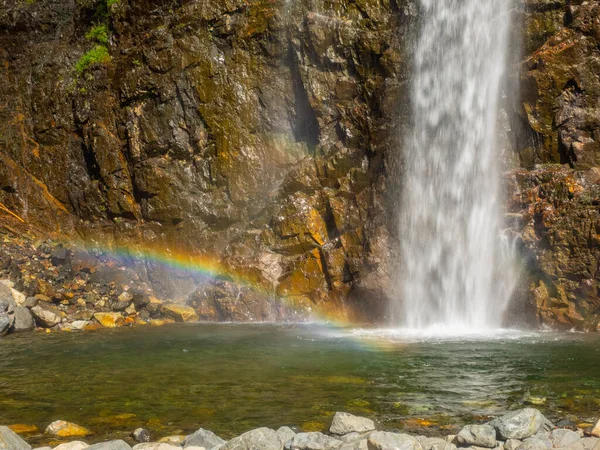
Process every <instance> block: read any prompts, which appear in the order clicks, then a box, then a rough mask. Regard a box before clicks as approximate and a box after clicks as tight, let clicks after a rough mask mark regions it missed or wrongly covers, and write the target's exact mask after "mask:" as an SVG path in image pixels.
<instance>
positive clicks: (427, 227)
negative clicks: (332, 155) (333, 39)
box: [391, 0, 515, 330]
mask: <svg viewBox="0 0 600 450" xmlns="http://www.w3.org/2000/svg"><path fill="white" fill-rule="evenodd" d="M510 3H511V1H510V0H421V7H422V14H423V15H422V17H423V19H422V20H423V22H422V24H421V29H420V37H419V40H418V43H417V46H416V50H415V69H414V83H413V86H412V102H413V114H414V120H415V123H414V131H413V135H412V138H411V140H410V142H409V143H408V145H407V150H406V154H405V161H406V165H405V178H404V183H403V194H402V205H401V217H400V221H399V222H400V239H401V246H402V247H401V258H402V260H401V268H400V271H401V274H400V276H399V277H398V278H399V283H401V284H400V286H399V292H400V293H401V296H402V299H400V300H399V301H398V303H395V304H393V305H392V310H391V316H392V321H393V323H394V324H395V325H402V326H405V327H408V328H416V329H419V328H427V327H431V326H441V327H445V328H452V329H464V330H467V329H490V328H497V327H500V326H501V324H502V315H503V312H504V310H505V309H506V306H507V304H508V301H509V299H510V295H511V293H512V291H513V288H514V284H515V281H514V280H515V273H514V269H513V264H512V253H511V252H510V251H509V250H508V249H507V246H506V245H504V244H503V240H502V237H501V231H500V210H501V203H502V195H501V172H502V166H501V161H500V157H499V153H498V148H497V145H496V122H497V117H498V100H499V95H500V85H501V81H502V76H503V74H504V70H505V66H506V53H507V47H508V26H509V23H508V22H509V17H510V14H509V10H510V6H511V5H510Z"/></svg>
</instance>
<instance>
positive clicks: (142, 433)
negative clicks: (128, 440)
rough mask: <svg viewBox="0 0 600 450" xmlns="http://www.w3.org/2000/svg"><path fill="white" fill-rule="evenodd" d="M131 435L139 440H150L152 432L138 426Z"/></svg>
mask: <svg viewBox="0 0 600 450" xmlns="http://www.w3.org/2000/svg"><path fill="white" fill-rule="evenodd" d="M131 437H133V439H135V440H136V441H137V442H150V432H149V431H148V430H146V429H145V428H136V429H135V430H133V433H131Z"/></svg>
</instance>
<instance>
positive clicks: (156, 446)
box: [133, 442, 189, 450]
mask: <svg viewBox="0 0 600 450" xmlns="http://www.w3.org/2000/svg"><path fill="white" fill-rule="evenodd" d="M188 448H189V447H188ZM133 450H181V447H180V446H179V445H174V444H167V443H165V442H143V443H141V444H137V445H134V446H133Z"/></svg>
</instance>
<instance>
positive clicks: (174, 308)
mask: <svg viewBox="0 0 600 450" xmlns="http://www.w3.org/2000/svg"><path fill="white" fill-rule="evenodd" d="M162 312H163V313H164V314H165V315H166V316H169V317H171V318H172V319H175V321H177V322H196V321H197V320H198V314H197V313H196V311H194V308H192V307H190V306H184V305H176V304H167V305H163V307H162Z"/></svg>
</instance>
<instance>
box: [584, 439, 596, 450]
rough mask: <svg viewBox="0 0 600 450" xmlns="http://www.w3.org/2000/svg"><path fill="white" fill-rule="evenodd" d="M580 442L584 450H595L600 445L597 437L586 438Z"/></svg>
mask: <svg viewBox="0 0 600 450" xmlns="http://www.w3.org/2000/svg"><path fill="white" fill-rule="evenodd" d="M580 442H581V445H582V447H583V448H584V450H594V448H595V447H596V446H597V445H598V444H600V439H598V438H595V437H584V438H582V439H581V440H580Z"/></svg>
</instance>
